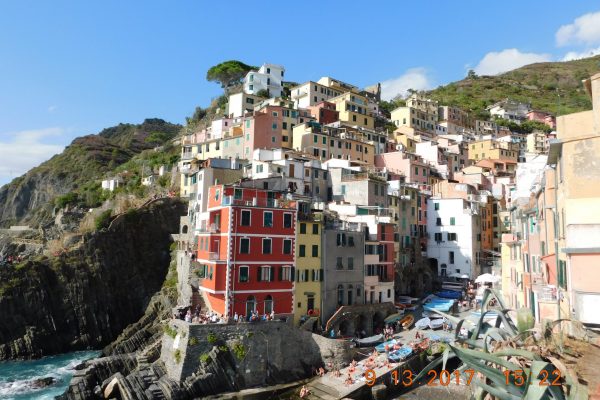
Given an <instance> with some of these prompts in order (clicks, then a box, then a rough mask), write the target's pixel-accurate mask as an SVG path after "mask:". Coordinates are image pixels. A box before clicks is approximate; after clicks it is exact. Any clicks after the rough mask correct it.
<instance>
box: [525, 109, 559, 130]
mask: <svg viewBox="0 0 600 400" xmlns="http://www.w3.org/2000/svg"><path fill="white" fill-rule="evenodd" d="M527 119H528V120H530V121H537V122H541V123H542V124H546V125H548V126H549V127H550V128H552V129H556V118H555V117H554V115H552V114H550V113H547V112H545V111H538V110H531V111H529V112H528V113H527Z"/></svg>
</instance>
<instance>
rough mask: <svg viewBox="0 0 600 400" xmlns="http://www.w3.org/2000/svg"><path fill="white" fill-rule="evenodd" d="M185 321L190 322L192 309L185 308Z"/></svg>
mask: <svg viewBox="0 0 600 400" xmlns="http://www.w3.org/2000/svg"><path fill="white" fill-rule="evenodd" d="M185 322H187V323H191V322H192V310H187V313H185Z"/></svg>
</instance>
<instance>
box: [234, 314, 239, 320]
mask: <svg viewBox="0 0 600 400" xmlns="http://www.w3.org/2000/svg"><path fill="white" fill-rule="evenodd" d="M238 318H239V317H238V313H237V312H236V313H235V314H233V321H234V322H238Z"/></svg>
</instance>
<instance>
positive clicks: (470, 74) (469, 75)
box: [467, 69, 478, 79]
mask: <svg viewBox="0 0 600 400" xmlns="http://www.w3.org/2000/svg"><path fill="white" fill-rule="evenodd" d="M477 78H478V76H477V74H476V73H475V71H474V70H472V69H470V70H469V72H467V79H477Z"/></svg>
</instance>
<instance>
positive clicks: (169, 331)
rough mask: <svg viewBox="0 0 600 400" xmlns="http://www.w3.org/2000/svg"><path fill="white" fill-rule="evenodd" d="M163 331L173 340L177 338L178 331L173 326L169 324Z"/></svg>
mask: <svg viewBox="0 0 600 400" xmlns="http://www.w3.org/2000/svg"><path fill="white" fill-rule="evenodd" d="M163 329H164V331H165V333H166V334H167V335H169V336H171V337H172V338H173V339H175V336H177V329H175V328H173V327H172V326H171V325H169V324H167V325H165V326H164V328H163Z"/></svg>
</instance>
